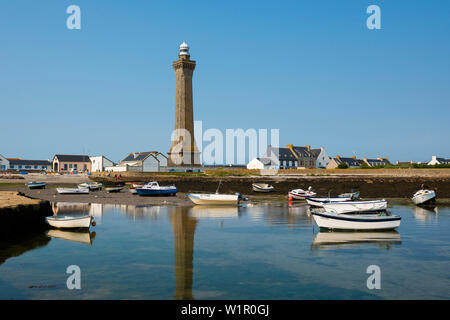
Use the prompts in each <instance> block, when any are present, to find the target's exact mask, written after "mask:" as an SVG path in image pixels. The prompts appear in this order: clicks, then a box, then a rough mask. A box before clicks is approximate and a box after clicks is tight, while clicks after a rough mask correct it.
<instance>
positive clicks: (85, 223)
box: [46, 216, 95, 229]
mask: <svg viewBox="0 0 450 320" xmlns="http://www.w3.org/2000/svg"><path fill="white" fill-rule="evenodd" d="M46 221H47V223H48V224H49V225H50V226H52V227H54V228H58V229H79V228H89V227H90V226H91V223H92V224H93V225H94V226H95V221H94V222H92V216H81V217H69V216H51V217H47V218H46Z"/></svg>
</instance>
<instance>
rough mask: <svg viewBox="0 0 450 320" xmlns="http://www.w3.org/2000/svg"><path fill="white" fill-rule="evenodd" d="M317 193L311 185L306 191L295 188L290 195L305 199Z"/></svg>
mask: <svg viewBox="0 0 450 320" xmlns="http://www.w3.org/2000/svg"><path fill="white" fill-rule="evenodd" d="M315 195H317V193H315V192H314V191H313V189H312V187H311V186H310V187H309V188H308V190H306V191H305V190H303V189H295V190H292V191H290V192H289V197H292V198H294V199H300V200H301V199H305V198H306V197H314V196H315Z"/></svg>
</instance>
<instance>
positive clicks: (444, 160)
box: [436, 158, 450, 163]
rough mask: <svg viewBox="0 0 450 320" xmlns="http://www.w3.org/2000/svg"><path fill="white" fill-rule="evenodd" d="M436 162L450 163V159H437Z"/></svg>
mask: <svg viewBox="0 0 450 320" xmlns="http://www.w3.org/2000/svg"><path fill="white" fill-rule="evenodd" d="M436 160H437V161H439V163H450V159H445V158H436Z"/></svg>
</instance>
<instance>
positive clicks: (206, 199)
mask: <svg viewBox="0 0 450 320" xmlns="http://www.w3.org/2000/svg"><path fill="white" fill-rule="evenodd" d="M187 197H188V198H189V199H191V201H192V202H193V203H195V204H202V205H204V204H206V205H236V206H237V205H238V204H239V200H240V199H239V195H237V194H215V193H192V194H188V195H187Z"/></svg>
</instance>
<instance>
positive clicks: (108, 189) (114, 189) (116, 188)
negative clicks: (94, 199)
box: [105, 186, 124, 193]
mask: <svg viewBox="0 0 450 320" xmlns="http://www.w3.org/2000/svg"><path fill="white" fill-rule="evenodd" d="M123 188H124V186H109V187H105V191H106V192H109V193H111V192H120V191H122V189H123Z"/></svg>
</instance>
